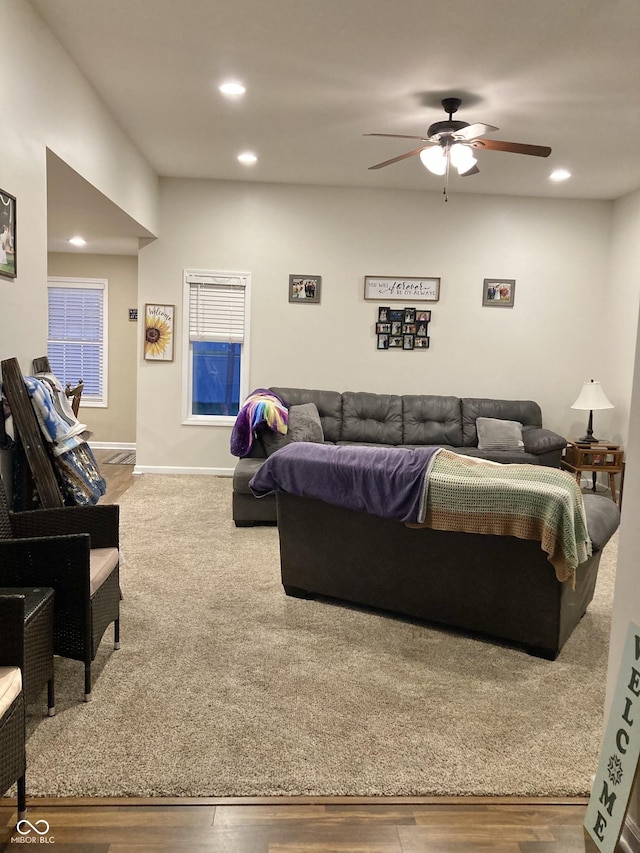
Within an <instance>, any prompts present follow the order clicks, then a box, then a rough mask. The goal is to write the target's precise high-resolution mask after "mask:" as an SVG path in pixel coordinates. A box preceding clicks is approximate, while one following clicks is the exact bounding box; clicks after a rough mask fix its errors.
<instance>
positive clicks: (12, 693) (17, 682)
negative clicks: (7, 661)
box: [0, 666, 22, 717]
mask: <svg viewBox="0 0 640 853" xmlns="http://www.w3.org/2000/svg"><path fill="white" fill-rule="evenodd" d="M21 690H22V674H21V672H20V667H19V666H0V717H2V716H3V715H4V714H5V713H6V712H7V710H8V709H9V708H10V707H11V704H12V702H13V701H14V699H15V698H16V696H19V695H20V691H21Z"/></svg>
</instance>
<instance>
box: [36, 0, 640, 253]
mask: <svg viewBox="0 0 640 853" xmlns="http://www.w3.org/2000/svg"><path fill="white" fill-rule="evenodd" d="M31 3H32V5H33V6H34V7H35V9H36V10H37V11H38V12H39V13H40V15H41V16H42V18H43V19H44V21H45V22H46V24H47V25H48V26H49V27H50V28H51V30H53V32H54V33H55V35H56V36H57V37H58V39H59V40H60V42H61V43H62V44H63V45H64V47H65V48H66V50H67V51H68V53H69V54H70V55H71V56H72V58H73V59H74V61H75V62H76V64H77V65H78V67H79V68H80V70H81V72H82V73H83V74H84V76H85V77H86V78H87V79H88V80H89V81H90V82H91V84H92V85H93V86H94V88H95V90H96V91H97V92H98V94H99V95H100V97H101V98H102V100H103V101H104V103H105V104H106V105H107V108H108V109H109V110H110V112H111V113H112V115H113V116H114V118H115V119H116V121H118V122H119V124H120V125H121V126H122V127H123V128H124V130H125V131H126V133H127V134H128V136H129V137H130V138H131V140H132V141H133V142H134V143H135V145H136V146H137V147H138V148H139V149H140V151H141V152H142V153H143V154H144V155H145V157H146V158H147V159H148V161H149V163H150V164H151V166H152V167H153V168H154V169H155V170H156V171H157V172H158V174H159V175H162V176H174V177H189V178H215V179H222V180H248V181H268V182H284V183H300V184H317V185H329V186H350V187H375V188H387V189H390V188H398V189H411V190H430V191H441V190H442V180H443V179H442V178H438V177H437V176H435V175H432V174H430V173H429V172H427V171H426V170H425V168H424V167H423V166H422V165H421V163H420V160H419V159H418V158H417V157H411V158H408V159H406V160H403V161H401V162H399V163H396V164H395V165H392V166H389V167H387V168H384V169H380V170H374V171H370V170H369V169H368V166H371V165H373V164H375V163H378V162H380V161H382V160H386V159H389V158H391V157H395V156H397V155H399V154H402V153H404V152H406V151H409V150H411V149H413V148H415V147H417V146H418V145H419V143H418V142H417V141H416V142H413V141H412V140H403V139H384V138H376V137H366V136H363V134H365V133H368V132H381V133H400V134H415V135H424V133H425V132H426V129H427V127H428V126H429V125H430V124H431V123H432V122H434V121H438V120H441V119H444V118H446V116H445V114H444V112H443V110H442V108H441V107H440V100H441V98H442V97H445V96H449V95H457V96H459V97H461V98H462V100H463V104H462V107H461V109H460V111H459V113H458V114H457V115H456V118H458V119H461V120H463V121H467V122H469V123H474V122H477V121H479V122H485V123H488V124H493V125H496V126H498V127H499V128H500V130H499V132H497V133H494V134H492V137H493V138H496V139H503V140H508V141H511V142H524V143H531V144H536V145H549V146H551V148H552V149H553V150H552V154H551V156H550V157H549V158H548V159H542V158H538V157H530V156H523V155H516V154H511V153H504V152H498V151H484V152H481V153H480V154H479V158H478V159H479V163H478V165H479V167H480V174H478V175H473V176H470V177H467V178H459V177H458V176H457V175H456V176H454V177H452V178H451V179H450V191H451V193H452V195H453V194H454V193H461V192H471V193H500V194H509V195H525V196H549V197H556V198H560V197H571V198H585V199H614V198H618V197H620V196H621V195H624V194H626V193H628V192H631V191H633V190H636V189H638V188H640V3H638V0H31ZM226 78H236V79H240V80H241V81H242V82H243V83H244V84H245V85H246V87H247V93H246V95H245V96H244V97H243V98H242V99H241V100H235V101H230V100H228V99H225V98H224V97H223V96H222V95H221V94H220V93H219V92H218V89H217V86H218V84H219V83H220V82H222V81H223V80H224V79H226ZM245 149H250V150H252V151H254V152H255V153H256V154H257V155H258V158H259V159H258V163H257V164H256V165H254V166H252V167H243V166H241V165H240V164H239V163H238V162H237V161H236V159H235V157H236V155H237V154H238V153H239V152H240V151H241V150H245ZM557 167H564V168H567V169H569V170H570V171H571V172H572V175H573V177H572V178H571V179H570V180H568V181H566V182H564V183H561V184H554V183H552V182H550V181H549V180H548V175H549V173H550V172H551V170H552V169H553V168H557ZM85 202H86V199H85ZM51 213H52V214H53V216H54V219H52V224H51V229H52V233H51V235H50V236H52V237H53V236H55V235H54V234H53V232H54V231H55V230H56V228H57V226H56V225H55V224H54V221H55V213H56V200H55V199H51ZM59 236H60V237H62V236H63V235H62V233H60V235H59Z"/></svg>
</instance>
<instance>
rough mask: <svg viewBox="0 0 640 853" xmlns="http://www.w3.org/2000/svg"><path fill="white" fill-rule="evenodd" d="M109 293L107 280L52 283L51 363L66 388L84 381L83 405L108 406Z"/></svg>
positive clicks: (50, 291)
mask: <svg viewBox="0 0 640 853" xmlns="http://www.w3.org/2000/svg"><path fill="white" fill-rule="evenodd" d="M105 293H106V281H103V280H91V281H85V280H81V279H73V280H72V279H62V280H59V279H50V280H49V287H48V294H49V315H48V335H47V355H48V358H49V363H50V365H51V370H52V371H53V373H55V375H56V376H57V377H58V378H59V379H60V381H61V382H62V383H63V384H65V383H67V382H68V383H70V384H71V385H76V384H77V382H78V381H79V380H80V379H82V381H83V382H84V392H83V402H85V401H86V402H94V403H95V402H98V403H103V402H106V393H105V361H106V352H105V348H106V317H105V311H106V306H105Z"/></svg>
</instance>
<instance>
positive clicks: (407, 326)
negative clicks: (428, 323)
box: [402, 323, 416, 335]
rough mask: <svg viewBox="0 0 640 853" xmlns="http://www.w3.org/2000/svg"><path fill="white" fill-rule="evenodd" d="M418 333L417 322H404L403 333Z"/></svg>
mask: <svg viewBox="0 0 640 853" xmlns="http://www.w3.org/2000/svg"><path fill="white" fill-rule="evenodd" d="M415 333H416V324H415V323H404V324H403V326H402V334H403V335H415Z"/></svg>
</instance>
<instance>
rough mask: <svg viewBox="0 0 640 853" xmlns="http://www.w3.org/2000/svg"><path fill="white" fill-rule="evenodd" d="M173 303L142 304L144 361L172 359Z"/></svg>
mask: <svg viewBox="0 0 640 853" xmlns="http://www.w3.org/2000/svg"><path fill="white" fill-rule="evenodd" d="M174 313H175V305H150V304H147V305H145V306H144V357H145V360H146V361H173V342H174Z"/></svg>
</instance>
